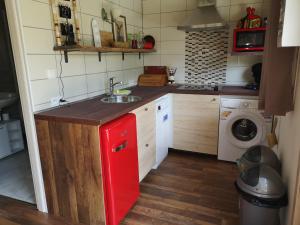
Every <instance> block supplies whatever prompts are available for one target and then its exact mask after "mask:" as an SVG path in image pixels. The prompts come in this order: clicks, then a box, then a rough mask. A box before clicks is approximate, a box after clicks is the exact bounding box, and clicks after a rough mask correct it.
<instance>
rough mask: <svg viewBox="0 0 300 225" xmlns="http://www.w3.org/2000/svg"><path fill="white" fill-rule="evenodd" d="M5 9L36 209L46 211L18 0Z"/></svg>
mask: <svg viewBox="0 0 300 225" xmlns="http://www.w3.org/2000/svg"><path fill="white" fill-rule="evenodd" d="M4 1H5V7H6V11H7V20H8V26H9V30H10V37H11V45H12V50H13V55H14V60H15V69H16V74H17V81H18V87H19V93H20V100H21V106H22V111H23V118H24V126H25V131H26V137H27V143H28V153H29V158H30V165H31V171H32V178H33V185H34V192H35V198H36V204H37V208H38V210H40V211H42V212H47V211H48V210H47V201H46V194H45V188H44V180H43V173H42V167H41V161H40V154H39V148H38V141H37V135H36V127H35V120H34V112H33V106H32V101H31V99H32V98H31V90H30V82H29V76H28V74H29V68H28V66H27V65H28V63H27V58H26V53H25V44H24V34H23V29H22V23H21V10H20V3H21V1H20V0H4Z"/></svg>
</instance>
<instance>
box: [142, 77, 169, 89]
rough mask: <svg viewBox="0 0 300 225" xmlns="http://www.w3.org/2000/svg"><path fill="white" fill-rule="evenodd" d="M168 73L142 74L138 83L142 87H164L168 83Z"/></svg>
mask: <svg viewBox="0 0 300 225" xmlns="http://www.w3.org/2000/svg"><path fill="white" fill-rule="evenodd" d="M167 83H168V76H167V75H166V74H142V75H140V76H139V79H138V85H139V86H141V87H162V86H165V85H167Z"/></svg>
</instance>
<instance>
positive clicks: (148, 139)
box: [132, 102, 156, 181]
mask: <svg viewBox="0 0 300 225" xmlns="http://www.w3.org/2000/svg"><path fill="white" fill-rule="evenodd" d="M132 113H134V114H135V115H136V120H137V139H138V156H139V179H140V181H141V180H143V179H144V177H145V176H146V175H147V174H148V173H149V172H150V170H151V169H152V167H153V166H154V164H155V159H156V141H155V124H156V123H155V119H156V118H155V103H154V102H151V103H149V104H147V105H144V106H142V107H140V108H138V109H136V110H134V111H133V112H132Z"/></svg>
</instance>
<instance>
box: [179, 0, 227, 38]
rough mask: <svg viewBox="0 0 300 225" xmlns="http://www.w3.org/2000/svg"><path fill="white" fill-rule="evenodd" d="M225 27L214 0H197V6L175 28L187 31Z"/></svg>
mask: <svg viewBox="0 0 300 225" xmlns="http://www.w3.org/2000/svg"><path fill="white" fill-rule="evenodd" d="M226 27H227V23H226V22H225V21H224V20H223V19H222V17H221V16H220V14H219V12H218V11H217V8H216V6H215V1H214V0H198V8H197V9H195V10H194V11H193V12H192V14H191V16H190V17H188V18H187V20H186V21H184V22H183V23H182V24H181V25H180V26H178V27H177V29H178V30H184V31H187V32H188V31H200V30H208V29H210V30H211V29H221V28H226Z"/></svg>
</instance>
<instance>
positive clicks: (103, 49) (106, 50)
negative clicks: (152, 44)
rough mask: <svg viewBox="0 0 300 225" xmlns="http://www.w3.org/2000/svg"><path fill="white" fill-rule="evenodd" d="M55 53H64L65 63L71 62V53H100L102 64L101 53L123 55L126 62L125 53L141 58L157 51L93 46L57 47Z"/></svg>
mask: <svg viewBox="0 0 300 225" xmlns="http://www.w3.org/2000/svg"><path fill="white" fill-rule="evenodd" d="M54 51H63V52H64V56H65V62H66V63H68V62H69V57H68V53H69V52H98V56H99V61H100V62H101V53H113V52H115V53H122V59H123V60H124V55H125V53H139V58H141V53H152V52H156V50H155V49H131V48H112V47H101V48H96V47H93V46H79V45H76V46H55V47H54Z"/></svg>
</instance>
